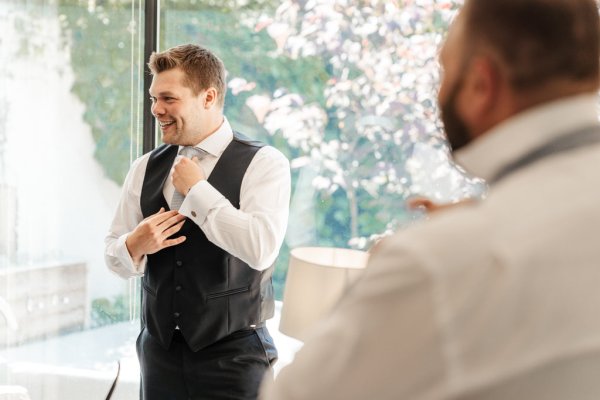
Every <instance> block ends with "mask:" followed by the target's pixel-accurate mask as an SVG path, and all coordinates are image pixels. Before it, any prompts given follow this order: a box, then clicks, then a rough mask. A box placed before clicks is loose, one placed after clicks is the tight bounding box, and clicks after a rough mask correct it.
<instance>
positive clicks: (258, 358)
mask: <svg viewBox="0 0 600 400" xmlns="http://www.w3.org/2000/svg"><path fill="white" fill-rule="evenodd" d="M136 348H137V353H138V359H139V361H140V369H141V375H142V376H141V399H142V400H255V399H256V398H257V397H258V389H259V386H260V383H261V382H262V379H263V378H264V377H265V374H266V373H268V374H272V373H273V372H272V369H271V365H272V364H274V363H275V361H276V360H277V350H276V349H275V345H274V344H273V339H272V338H271V335H269V332H268V331H267V329H266V327H259V328H256V329H247V330H243V331H238V332H234V333H232V334H231V335H229V336H227V337H225V338H224V339H221V340H220V341H218V342H217V343H214V344H212V345H210V346H208V347H206V348H204V349H201V350H199V351H197V352H193V351H191V350H190V348H189V347H188V345H187V344H186V343H185V340H184V339H183V336H182V335H181V333H180V332H179V331H176V332H175V336H174V338H173V341H172V342H171V346H170V347H169V349H168V350H165V349H164V348H163V347H162V346H161V345H160V343H159V342H158V341H157V340H156V339H155V338H154V337H152V336H151V335H150V334H149V333H148V332H147V331H146V329H143V328H142V332H141V333H140V335H139V337H138V339H137V342H136Z"/></svg>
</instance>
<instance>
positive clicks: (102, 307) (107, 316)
mask: <svg viewBox="0 0 600 400" xmlns="http://www.w3.org/2000/svg"><path fill="white" fill-rule="evenodd" d="M91 319H92V321H91V327H92V328H97V327H100V326H104V325H110V324H114V323H117V322H122V321H127V320H128V319H129V302H128V300H127V298H126V296H125V295H118V296H116V297H114V298H112V299H107V298H105V297H101V298H98V299H94V300H92V312H91Z"/></svg>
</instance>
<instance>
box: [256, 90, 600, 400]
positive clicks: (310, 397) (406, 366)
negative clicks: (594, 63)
mask: <svg viewBox="0 0 600 400" xmlns="http://www.w3.org/2000/svg"><path fill="white" fill-rule="evenodd" d="M589 126H598V114H597V97H596V95H584V96H578V97H572V98H568V99H564V100H561V101H557V102H553V103H548V104H545V105H543V106H540V107H536V108H534V109H531V110H529V111H526V112H523V113H521V114H519V115H518V116H515V117H513V118H511V119H510V120H507V121H505V122H504V123H503V124H501V125H499V126H497V127H495V128H494V129H493V130H492V131H489V132H487V133H486V134H485V135H483V136H481V137H480V138H478V139H477V140H476V141H474V142H473V143H472V144H470V145H469V146H467V147H466V148H465V149H464V150H463V151H461V154H460V156H459V157H458V159H459V161H460V162H461V163H462V164H463V165H464V166H465V167H466V168H467V169H468V170H469V171H470V172H472V173H474V174H476V175H479V176H482V177H484V178H489V177H492V176H494V175H495V173H496V172H498V171H500V170H501V169H502V168H503V167H504V166H505V165H507V164H508V163H510V162H512V161H514V160H516V159H519V158H520V157H522V156H523V155H524V154H527V153H528V152H530V151H531V150H532V149H534V148H537V147H539V146H540V145H543V144H544V143H546V142H548V141H550V140H552V139H553V138H555V137H557V136H559V135H563V134H567V133H570V132H572V131H575V130H578V129H582V128H586V127H589ZM599 166H600V145H592V146H587V147H584V148H578V149H576V150H571V151H568V152H564V153H561V154H555V155H552V156H550V157H548V158H544V159H542V160H539V161H537V162H535V163H533V164H529V165H527V166H525V167H524V168H521V169H519V170H517V171H515V172H514V173H512V174H511V175H508V176H507V177H505V178H504V179H502V180H501V181H498V182H497V183H496V184H495V185H492V187H491V189H490V192H489V195H488V197H487V198H486V199H485V200H484V201H482V202H480V203H476V204H469V205H461V206H457V207H455V208H453V209H449V210H445V211H439V212H438V213H436V214H433V215H432V216H431V218H430V219H429V220H428V221H423V222H422V223H420V224H418V225H415V226H412V227H410V228H408V229H406V230H404V231H400V232H398V233H396V234H395V235H393V236H391V237H389V238H386V239H384V240H383V241H382V242H381V243H379V245H377V246H376V248H375V249H374V250H373V251H372V254H371V257H370V261H369V265H368V267H367V269H366V271H365V274H364V275H363V277H362V279H361V280H359V282H358V283H357V284H356V285H355V286H354V287H353V288H352V289H351V290H350V291H349V292H348V293H347V294H346V296H345V297H344V298H343V299H342V300H341V302H340V303H339V304H338V306H337V307H336V308H335V309H334V310H333V311H332V313H331V314H330V315H329V316H328V317H327V318H325V319H324V320H323V321H322V322H321V323H320V324H319V325H318V326H317V327H316V328H315V329H314V330H313V332H312V335H311V336H310V337H309V339H308V340H307V341H306V343H305V345H304V347H303V348H302V349H301V350H300V351H299V352H298V353H297V354H296V358H295V360H294V362H293V363H291V364H289V365H288V366H287V367H285V368H283V369H282V370H281V372H280V373H279V375H278V377H277V379H276V380H275V382H274V383H272V382H270V381H269V382H266V383H265V385H264V386H265V387H264V388H263V395H262V397H261V398H262V399H263V400H301V399H302V400H336V399H339V400H366V399H369V400H371V399H372V400H404V399H406V400H425V399H436V400H440V399H444V400H446V399H447V400H449V399H477V400H481V399H486V400H487V399H511V400H525V399H527V400H531V399H544V400H548V399H563V400H564V399H567V398H568V399H569V400H579V399H597V398H600V380H598V379H597V374H598V371H599V370H600V317H599V315H600V314H599V313H600V246H599V245H598V238H600V212H599V205H600V167H599ZM583 356H586V357H587V356H591V357H593V359H594V360H595V364H594V365H595V366H593V367H592V368H589V367H588V368H581V369H578V370H577V371H579V372H581V371H588V372H587V377H585V379H584V376H583V375H582V374H580V373H579V372H578V373H574V372H573V371H575V369H572V368H570V364H566V363H567V362H571V361H577V360H579V359H582V360H583V359H584V358H583ZM565 364H566V365H569V366H568V367H566V368H565V369H562V370H561V369H560V367H561V366H564V365H565ZM580 365H584V364H580ZM556 371H560V372H559V373H556ZM584 375H585V374H584ZM523 376H525V377H527V378H524V379H523V380H521V381H519V377H523ZM533 377H536V379H533ZM529 378H531V379H529ZM538 378H540V379H538Z"/></svg>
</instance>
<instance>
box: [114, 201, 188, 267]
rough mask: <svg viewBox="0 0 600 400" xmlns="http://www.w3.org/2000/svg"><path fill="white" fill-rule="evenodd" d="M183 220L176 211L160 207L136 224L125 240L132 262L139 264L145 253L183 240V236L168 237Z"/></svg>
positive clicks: (178, 227) (181, 224)
mask: <svg viewBox="0 0 600 400" xmlns="http://www.w3.org/2000/svg"><path fill="white" fill-rule="evenodd" d="M184 222H185V216H184V215H181V214H179V213H178V212H177V211H166V212H165V210H164V208H162V207H161V209H160V210H159V211H158V212H157V213H156V214H154V215H151V216H149V217H148V218H146V219H144V220H143V221H142V222H140V223H139V224H138V226H136V228H135V229H134V230H133V232H131V234H130V235H129V236H128V237H127V240H126V241H125V245H126V246H127V250H129V254H130V255H131V258H132V259H133V262H134V263H136V264H139V262H140V261H141V260H142V257H144V255H146V254H154V253H156V252H157V251H160V250H162V249H164V248H166V247H171V246H176V245H178V244H180V243H182V242H183V241H185V236H179V237H178V238H175V239H168V238H169V237H170V236H171V235H173V234H175V233H177V232H179V230H180V229H181V227H182V226H183V224H184Z"/></svg>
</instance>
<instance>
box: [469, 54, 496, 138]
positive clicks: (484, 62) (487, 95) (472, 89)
mask: <svg viewBox="0 0 600 400" xmlns="http://www.w3.org/2000/svg"><path fill="white" fill-rule="evenodd" d="M502 85H503V76H502V74H501V72H500V69H499V68H498V65H497V64H496V63H495V62H494V60H493V59H492V58H491V57H488V56H475V57H473V59H472V60H471V62H470V64H469V67H468V68H467V71H466V74H465V81H464V86H463V91H462V93H461V96H460V97H461V98H460V99H459V101H460V102H461V103H462V104H461V105H460V107H461V109H462V110H461V111H462V112H461V114H462V115H463V117H464V118H465V120H466V121H468V124H469V126H473V127H477V128H487V127H489V123H490V120H491V119H493V118H494V114H495V113H496V112H497V111H498V110H499V108H500V107H502V99H501V96H502V92H503V91H502V87H503V86H502ZM477 128H476V130H478V129H477Z"/></svg>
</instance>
